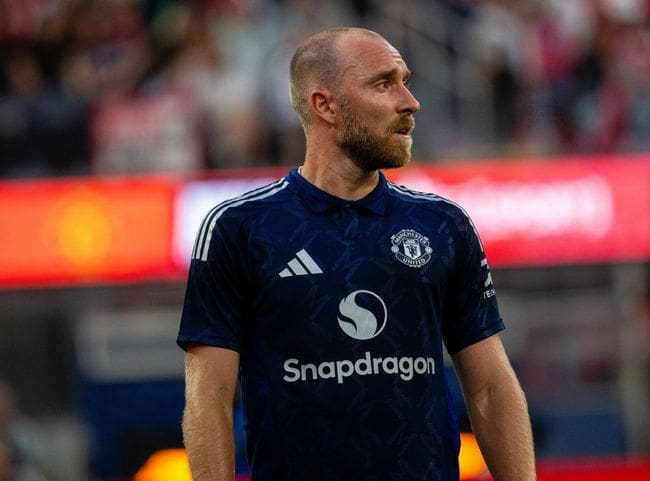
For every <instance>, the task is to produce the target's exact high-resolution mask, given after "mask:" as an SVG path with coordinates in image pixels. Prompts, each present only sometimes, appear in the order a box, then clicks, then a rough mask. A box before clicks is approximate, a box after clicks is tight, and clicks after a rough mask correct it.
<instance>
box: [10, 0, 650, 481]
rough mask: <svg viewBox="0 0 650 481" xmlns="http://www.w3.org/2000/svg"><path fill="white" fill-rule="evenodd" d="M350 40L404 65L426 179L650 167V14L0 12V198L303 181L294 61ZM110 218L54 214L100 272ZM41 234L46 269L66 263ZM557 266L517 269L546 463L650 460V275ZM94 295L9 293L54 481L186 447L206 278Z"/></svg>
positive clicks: (273, 5)
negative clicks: (152, 184)
mask: <svg viewBox="0 0 650 481" xmlns="http://www.w3.org/2000/svg"><path fill="white" fill-rule="evenodd" d="M335 25H359V26H366V27H368V28H371V29H375V30H377V31H379V32H381V33H383V34H384V35H385V36H386V37H387V38H388V39H389V40H390V41H391V42H392V43H393V44H394V45H395V46H396V47H397V48H398V49H399V50H400V51H401V52H402V53H403V54H404V56H405V58H406V60H407V62H408V64H409V66H410V67H411V69H412V70H413V71H414V76H413V83H412V90H413V92H414V94H415V95H416V97H417V98H418V99H419V100H420V103H421V105H422V110H421V111H420V112H419V113H418V114H417V124H418V125H417V129H416V134H415V136H414V158H415V159H416V160H417V161H418V162H420V163H425V162H431V163H443V162H450V161H454V160H459V159H462V160H472V161H474V162H477V163H478V162H480V160H481V159H486V158H490V159H494V158H495V157H499V158H502V159H510V158H511V159H513V160H514V159H521V158H528V159H531V158H533V157H544V158H548V159H549V162H551V160H550V159H551V158H563V159H567V158H568V156H572V155H574V154H602V153H612V154H618V153H633V152H648V151H650V0H572V1H570V2H569V1H562V0H437V1H432V0H401V1H394V0H332V1H327V2H325V1H319V0H185V1H181V0H0V179H22V178H32V179H33V178H42V177H60V176H108V175H113V174H136V173H155V172H176V173H181V172H198V171H201V172H203V171H206V170H211V169H215V170H216V169H222V168H230V167H257V166H289V165H296V164H299V163H300V162H301V161H302V156H303V152H304V146H303V143H304V137H303V133H302V129H301V127H300V125H299V123H298V120H297V118H296V116H295V113H294V112H293V110H292V108H291V105H290V104H289V100H288V91H287V81H288V63H289V59H290V56H291V55H292V53H293V51H294V48H295V47H296V45H297V43H298V42H299V41H301V40H302V39H303V38H305V37H306V36H307V35H309V34H310V33H312V32H315V31H317V30H320V29H323V28H327V27H331V26H335ZM557 156H565V157H557ZM584 158H589V159H591V161H592V162H593V161H594V159H598V157H595V156H587V157H584ZM613 158H617V156H616V155H615V156H613ZM556 161H558V160H556ZM596 162H598V160H596ZM481 165H485V164H481ZM274 172H275V171H274ZM259 175H261V174H259ZM249 180H250V179H249ZM412 180H413V181H414V183H415V182H416V181H418V179H416V178H413V179H412ZM420 180H421V179H420ZM506 180H507V179H506ZM542 180H543V179H542ZM540 182H541V181H540ZM408 185H411V183H409V184H408ZM509 185H510V186H511V187H512V189H518V188H519V187H521V186H522V185H523V184H520V183H517V182H514V181H513V182H510V184H509ZM572 185H573V184H572ZM59 187H60V186H59ZM140 187H142V186H140ZM478 187H481V185H478ZM483 187H484V186H483ZM539 187H540V188H542V187H543V188H546V187H548V186H547V185H545V184H544V185H542V184H540V186H539ZM57 188H58V187H57ZM476 188H477V184H471V183H468V187H467V191H468V192H469V191H473V190H474V189H476ZM136 190H137V189H135V188H134V189H133V191H134V194H137V192H136ZM520 190H521V189H520ZM520 190H518V191H517V192H518V193H521V192H520ZM146 192H147V194H146V197H147V198H151V199H152V202H151V204H152V206H153V207H156V208H157V204H156V203H155V202H154V201H155V200H156V199H157V198H154V196H153V195H152V194H150V193H149V191H146ZM535 192H537V191H533V194H535ZM547 192H551V191H549V190H548V189H547ZM639 192H642V191H639ZM643 192H645V191H643ZM228 193H229V194H230V191H228ZM551 194H553V192H551ZM531 195H532V194H531ZM553 195H555V194H553ZM633 195H634V194H633V193H631V194H630V200H629V202H630V205H631V203H633V200H634V199H633V198H632V197H633ZM24 197H25V198H27V199H30V200H33V201H34V202H36V201H37V200H39V198H36V197H37V196H36V195H35V193H34V192H33V191H29V192H27V193H25V194H24ZM120 197H121V198H120V199H119V200H120V202H123V203H124V204H125V205H126V204H129V203H130V202H131V198H130V197H128V196H125V195H122V196H120ZM135 197H136V198H138V197H137V195H136V196H135ZM6 198H8V197H6ZM45 198H46V197H45V196H43V197H42V198H40V200H41V201H42V199H45ZM454 198H455V197H454ZM102 199H103V197H101V196H99V195H95V193H94V191H92V189H89V188H87V189H85V190H83V189H80V190H79V191H77V190H74V196H73V198H72V199H71V200H70V199H67V198H66V199H64V200H65V202H67V203H63V204H62V206H63V207H65V208H66V209H67V208H68V207H70V208H71V209H72V207H74V209H78V210H71V211H72V212H73V213H78V212H79V211H81V214H83V215H81V216H79V215H77V214H75V215H72V214H70V215H69V216H68V214H69V211H68V210H64V209H63V207H61V206H59V205H58V204H57V205H56V206H53V209H54V207H56V208H57V209H59V210H61V212H62V213H61V212H59V211H58V210H57V209H54V210H55V211H56V212H54V214H57V215H58V214H61V218H59V217H56V219H55V220H56V222H59V223H62V224H63V223H64V222H63V221H66V222H65V226H72V227H76V225H77V223H82V222H81V221H84V222H87V224H89V226H88V229H87V230H84V229H73V228H72V227H70V228H69V229H67V230H64V232H65V233H67V234H68V236H67V237H65V236H63V237H57V238H56V239H57V240H58V241H59V243H60V244H61V245H63V247H65V248H66V249H67V250H66V252H68V253H69V252H72V253H73V254H74V255H75V256H77V257H79V256H81V255H82V254H87V259H85V260H87V261H88V262H91V261H92V262H95V261H96V262H100V261H102V259H103V257H102V256H101V254H103V253H102V252H98V249H97V248H96V244H95V242H96V240H97V238H98V237H100V236H102V235H103V234H104V233H105V232H107V231H106V229H108V227H106V226H108V225H111V224H110V223H109V222H108V220H110V219H111V218H110V217H106V218H104V217H102V216H101V215H100V214H103V213H104V210H105V209H108V210H109V213H111V212H110V209H109V207H110V206H111V205H113V204H112V203H111V202H112V201H113V200H112V199H111V200H110V202H109V201H102ZM484 199H485V197H482V198H481V202H480V203H479V202H477V204H481V205H483V206H484V207H486V209H487V207H490V206H491V205H492V204H489V203H487V202H483V200H484ZM73 201H74V202H73ZM190 201H191V202H192V203H193V205H192V207H193V208H196V199H194V198H191V199H190ZM188 202H189V201H188ZM43 203H45V202H41V204H40V205H42V204H43ZM513 203H516V202H513ZM68 204H70V205H68ZM133 204H134V205H133V206H131V205H129V209H126V208H124V209H122V210H124V211H127V210H129V212H132V213H133V217H134V220H133V221H134V222H136V223H138V224H140V223H141V222H140V220H141V218H150V217H151V218H153V217H155V215H154V214H155V213H156V212H158V211H157V210H155V209H153V207H152V210H151V212H153V214H150V211H149V210H147V209H146V208H145V206H144V202H143V201H142V200H140V201H138V202H136V201H134V202H133ZM25 205H28V208H29V209H31V210H30V211H29V214H31V215H32V216H34V215H35V214H34V213H35V208H34V207H33V206H32V204H25ZM34 205H36V204H34ZM98 205H99V207H101V208H99V207H98V208H95V207H97V206H98ZM116 205H117V203H116ZM119 205H120V206H121V205H122V204H119ZM626 205H628V204H626ZM79 206H81V207H79ZM149 207H151V206H149ZM472 207H475V206H472ZM517 207H521V206H520V205H519V204H517ZM12 208H13V209H14V210H15V206H13V207H12ZM542 208H543V209H542ZM554 208H555V207H554V205H551V204H548V205H547V204H546V203H544V204H543V205H541V204H540V209H542V210H544V213H548V212H550V214H551V216H552V218H553V219H555V218H556V217H555V216H553V214H554V212H553V209H554ZM618 208H620V209H621V210H624V207H620V206H619V207H618ZM25 209H27V208H25ZM116 209H117V208H116ZM120 209H121V207H120ZM118 210H119V209H118ZM470 210H471V209H470ZM120 212H121V210H120ZM580 212H582V211H580ZM63 214H65V216H64V215H63ZM199 214H200V213H197V215H199ZM524 214H525V215H526V216H529V217H530V216H531V215H533V214H534V213H531V212H528V211H527V212H525V213H524ZM581 215H582V214H581ZM594 216H596V217H599V216H601V212H600V211H599V210H598V209H595V208H594ZM16 217H24V218H28V213H27V210H24V211H23V210H21V211H20V212H17V213H16ZM80 217H81V221H80ZM158 217H162V216H160V215H159V216H158ZM53 218H54V217H53ZM39 219H40V218H38V219H36V220H35V221H34V222H33V224H34V225H36V224H39V222H41V220H39ZM106 219H108V220H106ZM490 219H494V212H490ZM581 219H583V220H584V216H582V217H581ZM590 219H591V218H590ZM157 220H158V223H160V219H157ZM5 221H6V219H5ZM491 222H493V220H491ZM632 223H634V222H630V224H632ZM44 224H47V226H48V228H49V229H50V231H52V232H55V229H54V227H58V225H59V224H58V223H55V222H54V221H50V222H49V224H48V223H47V222H44ZM30 225H31V224H30ZM125 225H127V226H130V224H125ZM155 225H156V222H154V221H151V222H149V223H148V225H146V226H145V227H146V229H147V230H148V231H149V234H150V235H151V236H157V237H160V238H161V239H162V237H163V236H159V235H158V232H157V231H156V230H155V229H154V226H155ZM644 225H645V224H644V223H643V222H636V223H634V226H633V227H634V228H637V227H638V229H637V230H641V229H642V228H643V226H644ZM13 226H14V228H17V229H20V228H21V225H20V224H19V223H18V222H16V223H14V224H13ZM122 227H124V226H122ZM491 228H492V229H493V230H495V231H499V232H500V233H503V229H504V228H503V225H502V224H499V225H492V226H491ZM485 229H486V232H487V230H488V228H485ZM630 229H631V230H634V229H633V228H632V227H631V228H630ZM621 230H623V229H620V228H618V227H617V226H614V227H613V228H612V231H617V232H618V231H621ZM50 231H48V232H47V233H46V234H47V235H50V236H52V235H54V234H52V232H50ZM127 231H128V234H131V235H132V233H133V232H132V231H131V230H128V229H127V230H125V232H127ZM30 232H40V231H37V230H33V231H30ZM56 232H58V231H56ZM487 233H488V234H489V232H487ZM90 234H92V235H90ZM124 235H125V236H126V234H124ZM138 235H139V234H138ZM188 235H193V232H192V233H188ZM14 237H15V238H16V239H19V238H20V236H14ZM31 237H34V238H35V237H37V236H36V234H35V235H33V236H31ZM41 237H42V239H41V238H39V239H36V240H35V241H34V242H35V244H34V245H38V242H41V243H46V244H47V245H46V247H47V248H43V249H40V248H39V252H38V253H39V254H43V255H45V254H47V255H50V254H51V253H52V252H55V251H56V249H55V248H57V247H61V246H57V245H54V244H55V243H54V242H53V241H50V240H48V239H50V238H48V237H47V236H46V235H42V236H41ZM141 237H143V236H141ZM170 237H171V236H170ZM512 237H513V238H517V236H514V235H513V236H512ZM125 238H126V237H125ZM43 239H46V240H43ZM120 239H121V238H120ZM120 239H118V240H120ZM616 239H618V238H614V241H612V242H614V243H615V240H616ZM140 240H142V238H141V239H140ZM113 241H114V242H116V243H117V241H115V239H113ZM165 241H168V239H166V238H165ZM66 242H68V244H66ZM106 242H107V243H108V242H109V241H106ZM540 244H541V242H540ZM133 245H134V243H130V242H123V243H122V244H120V245H119V247H120V249H122V248H123V249H124V250H125V251H128V252H129V253H131V254H133V249H134V247H133ZM152 245H153V244H152V243H149V244H148V245H147V251H148V252H149V251H152V250H154V249H153V247H152ZM84 246H85V247H86V249H83V247H84ZM572 247H573V248H574V249H580V248H584V245H583V244H579V245H578V246H575V245H574V246H572ZM0 248H2V249H4V250H6V251H7V252H9V255H10V256H14V257H15V256H16V252H14V251H12V249H7V248H6V246H3V245H0ZM28 248H29V249H34V250H35V249H37V248H38V247H32V244H29V246H28ZM48 248H49V250H48ZM558 250H559V248H558ZM52 255H53V254H52ZM82 257H83V256H82ZM138 257H140V258H143V257H145V256H144V255H140V254H138ZM31 258H33V259H36V261H34V264H39V263H41V261H40V260H38V259H40V257H38V256H37V255H36V253H35V254H34V255H31ZM97 259H99V260H97ZM77 260H78V259H77ZM145 260H146V259H145ZM554 262H555V261H548V262H547V263H535V267H532V266H516V267H507V266H506V267H505V268H504V267H503V266H498V265H496V269H495V270H494V278H495V283H496V284H497V286H498V291H499V300H500V303H501V307H502V312H503V314H504V317H505V318H506V319H507V325H508V330H507V331H506V332H505V333H504V342H505V343H506V344H507V347H508V350H509V352H510V353H511V355H512V357H513V361H514V363H515V368H516V369H517V371H518V373H519V375H520V377H521V379H522V382H523V384H524V387H525V389H526V391H527V393H528V396H529V400H530V405H531V410H532V414H533V423H534V428H535V434H536V439H537V450H538V455H539V456H540V459H542V460H544V459H549V458H550V459H552V460H553V459H556V458H559V457H579V459H582V456H627V455H645V456H647V455H648V453H650V438H649V437H648V433H649V432H650V410H649V409H648V403H647V400H648V399H649V397H648V396H650V375H649V374H648V373H649V372H650V370H649V369H650V349H649V347H648V346H650V334H649V333H650V320H649V319H650V314H649V313H650V308H649V307H648V306H650V289H649V288H648V285H649V284H650V268H649V266H648V259H647V258H630V259H627V258H626V259H624V260H617V261H616V262H611V259H610V258H607V260H604V261H603V260H601V261H594V262H593V263H585V264H579V265H575V264H571V263H568V264H563V263H562V262H555V263H554ZM42 264H43V265H47V266H51V265H52V264H53V262H49V261H48V262H42ZM130 265H131V267H133V264H130ZM93 266H94V264H93ZM5 274H6V272H5ZM58 274H61V273H60V272H59V273H58ZM87 278H88V282H87V283H85V284H80V285H76V284H73V285H71V286H70V285H66V284H65V283H60V282H59V283H52V282H50V283H49V284H48V283H47V282H44V283H43V284H42V285H39V286H38V287H36V288H22V287H21V288H18V287H16V286H13V287H7V288H3V289H0V307H1V309H0V332H2V335H0V376H2V377H7V378H8V379H10V380H11V381H12V383H13V384H14V385H15V388H16V391H18V392H20V393H21V394H23V398H24V399H23V401H24V403H23V405H22V406H21V407H24V409H25V411H26V412H29V413H30V414H34V415H35V417H37V418H38V421H39V422H38V424H37V425H35V427H36V428H38V429H39V430H41V439H44V440H46V442H47V451H48V453H47V456H45V458H46V459H39V460H38V462H37V464H38V465H39V466H38V467H39V468H41V470H42V472H43V473H44V474H45V475H46V476H47V477H48V479H49V480H50V481H64V480H65V481H85V480H86V479H109V478H113V479H117V478H120V479H124V478H126V477H127V476H128V475H129V474H133V473H134V472H135V470H136V469H137V468H138V467H139V466H140V465H141V463H142V462H144V460H145V459H146V457H147V456H148V455H150V454H151V453H152V452H153V451H155V450H157V449H161V448H168V447H175V446H177V445H179V444H180V428H179V419H180V415H181V414H180V411H181V409H182V396H183V392H182V352H181V351H180V350H179V349H177V347H176V346H175V345H174V342H173V339H174V336H175V329H176V322H177V319H178V311H179V306H180V305H181V303H182V297H183V289H184V284H183V282H181V281H178V280H169V279H166V278H163V279H157V280H154V281H148V282H140V281H133V280H129V281H127V282H122V283H121V282H119V280H111V281H110V282H109V281H106V280H105V279H104V280H100V281H97V280H96V279H95V282H94V283H93V282H92V280H93V279H94V278H93V277H92V276H91V275H88V276H87ZM146 313H149V314H146ZM152 318H154V319H153V320H152ZM106 319H109V320H108V321H107V320H106ZM154 325H155V326H156V327H155V328H154V327H152V326H154ZM127 331H128V332H127ZM125 332H127V334H128V335H127V334H125ZM143 353H145V354H147V356H148V357H146V356H144V354H143ZM135 356H137V359H136V360H134V358H135ZM143 356H144V357H143ZM161 359H163V360H165V361H166V362H161V361H160V360H161ZM118 361H123V362H124V363H125V364H124V365H122V364H120V362H118ZM144 361H147V362H144ZM89 366H90V368H92V369H90V368H89ZM125 366H126V367H125ZM100 368H101V369H100ZM136 368H137V369H136ZM116 373H117V374H116ZM125 373H128V375H127V374H125ZM118 374H119V376H118ZM111 376H114V377H111ZM143 392H144V394H143ZM239 421H241V420H240V419H238V420H237V422H239ZM465 427H467V426H465ZM237 434H238V435H239V436H241V429H239V430H238V432H237ZM238 442H239V443H240V444H241V442H242V441H241V438H238ZM238 462H239V463H240V465H243V464H245V463H244V461H243V460H241V459H239V460H238Z"/></svg>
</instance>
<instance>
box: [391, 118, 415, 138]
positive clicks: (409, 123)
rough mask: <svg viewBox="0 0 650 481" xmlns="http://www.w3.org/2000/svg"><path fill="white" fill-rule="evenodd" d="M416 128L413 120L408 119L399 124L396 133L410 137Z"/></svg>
mask: <svg viewBox="0 0 650 481" xmlns="http://www.w3.org/2000/svg"><path fill="white" fill-rule="evenodd" d="M414 128H415V121H414V120H413V119H412V118H410V117H409V118H406V119H404V120H402V121H401V122H400V123H398V124H397V126H396V128H395V133H396V134H400V135H407V136H410V135H411V132H413V129H414Z"/></svg>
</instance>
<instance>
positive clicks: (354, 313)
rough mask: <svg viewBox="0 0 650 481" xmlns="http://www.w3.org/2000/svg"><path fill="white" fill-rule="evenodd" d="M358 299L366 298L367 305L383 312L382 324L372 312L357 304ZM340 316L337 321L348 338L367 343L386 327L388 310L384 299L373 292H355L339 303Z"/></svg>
mask: <svg viewBox="0 0 650 481" xmlns="http://www.w3.org/2000/svg"><path fill="white" fill-rule="evenodd" d="M357 297H361V298H364V297H365V298H366V301H367V302H366V305H368V307H370V308H374V310H376V311H377V312H378V313H379V311H381V318H382V319H381V322H380V321H379V320H378V319H377V316H375V314H374V313H373V312H372V311H371V310H370V309H366V308H364V307H361V306H359V304H357ZM339 314H340V316H338V317H337V318H336V319H337V320H338V321H339V326H341V329H343V332H345V333H346V334H347V335H348V336H350V337H352V338H354V339H359V340H361V341H365V340H366V339H372V338H373V337H377V336H378V335H379V334H380V333H381V331H383V330H384V327H386V320H387V319H388V310H387V309H386V304H385V303H384V301H383V299H382V298H381V297H379V296H378V295H377V294H375V293H374V292H371V291H354V292H353V293H351V294H348V295H347V296H346V297H344V298H343V299H342V300H341V302H340V303H339Z"/></svg>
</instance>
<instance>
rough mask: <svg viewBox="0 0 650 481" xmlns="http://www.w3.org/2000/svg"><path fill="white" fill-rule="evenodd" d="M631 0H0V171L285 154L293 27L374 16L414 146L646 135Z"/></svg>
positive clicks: (48, 171)
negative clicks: (412, 123) (392, 54)
mask: <svg viewBox="0 0 650 481" xmlns="http://www.w3.org/2000/svg"><path fill="white" fill-rule="evenodd" d="M649 5H650V3H649V2H647V1H646V0H624V1H621V0H575V1H572V2H563V1H560V0H552V1H539V0H525V1H512V0H483V1H472V0H439V1H436V2H430V1H425V0H407V1H402V2H388V1H380V0H355V1H343V0H337V1H332V2H320V1H315V0H246V1H243V0H193V1H178V0H99V1H92V2H91V1H87V0H61V1H54V0H30V1H17V0H0V176H2V177H5V178H16V177H37V176H53V175H78V174H88V173H92V174H105V173H108V174H110V173H130V172H148V171H183V170H196V169H211V168H220V167H233V166H235V167H242V166H256V165H272V164H290V165H295V164H297V163H299V162H300V161H301V158H302V152H303V146H302V144H303V137H302V132H301V130H300V127H299V124H298V122H297V119H296V117H295V115H294V113H293V111H292V110H291V106H290V104H289V102H288V96H287V67H288V62H289V58H290V56H291V54H292V52H293V50H294V47H295V46H296V44H297V42H298V41H299V40H300V39H302V38H304V37H305V36H306V35H308V34H310V33H312V32H314V31H316V30H319V29H322V28H326V27H329V26H333V25H361V26H367V27H369V28H374V29H377V30H379V31H381V32H383V33H384V34H385V35H386V37H387V38H389V39H390V40H391V41H392V42H393V43H394V44H395V45H396V47H397V48H398V49H400V50H401V51H402V52H403V53H404V55H405V57H406V59H407V61H408V62H409V64H410V66H411V67H412V69H413V70H414V72H415V75H414V83H413V90H414V93H415V94H416V96H417V97H418V98H419V99H420V102H421V104H422V111H421V112H420V113H419V114H418V133H417V135H416V136H415V145H414V148H415V158H416V159H419V160H422V161H444V160H450V159H455V158H459V157H462V158H481V157H486V156H495V155H499V156H504V155H505V156H514V155H530V154H534V155H550V154H574V153H593V152H599V153H602V152H630V151H641V150H647V149H648V148H650V145H649V144H650V136H649V135H648V133H650V30H649V28H648V26H649V19H650V7H649Z"/></svg>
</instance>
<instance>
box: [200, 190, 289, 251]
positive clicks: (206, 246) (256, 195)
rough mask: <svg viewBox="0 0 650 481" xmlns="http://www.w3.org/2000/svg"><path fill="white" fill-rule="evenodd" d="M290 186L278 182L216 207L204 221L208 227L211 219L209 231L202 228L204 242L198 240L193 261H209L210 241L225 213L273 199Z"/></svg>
mask: <svg viewBox="0 0 650 481" xmlns="http://www.w3.org/2000/svg"><path fill="white" fill-rule="evenodd" d="M287 185H289V183H288V182H287V180H286V179H281V180H279V181H278V182H276V183H274V184H270V185H269V186H267V187H266V188H262V189H259V190H257V191H252V192H249V193H248V194H244V195H243V196H240V197H237V198H235V199H233V200H232V201H227V202H224V203H222V204H220V205H219V206H217V207H215V208H214V209H212V211H210V214H208V217H206V220H205V221H204V224H205V225H208V219H209V226H208V228H207V231H206V230H204V229H205V225H204V226H203V227H202V233H201V236H202V237H204V239H203V240H202V242H201V243H200V244H199V240H197V249H196V253H195V255H193V256H192V258H193V259H200V260H202V261H207V260H208V251H209V250H210V241H211V240H212V231H213V230H214V227H215V226H216V225H217V220H219V218H220V217H221V216H222V215H223V213H224V212H225V211H226V210H228V209H230V208H231V207H238V206H240V205H243V204H245V203H247V202H251V201H254V200H261V199H266V198H267V197H271V196H272V195H275V194H276V193H278V192H280V191H281V190H283V189H285V188H286V187H287Z"/></svg>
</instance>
